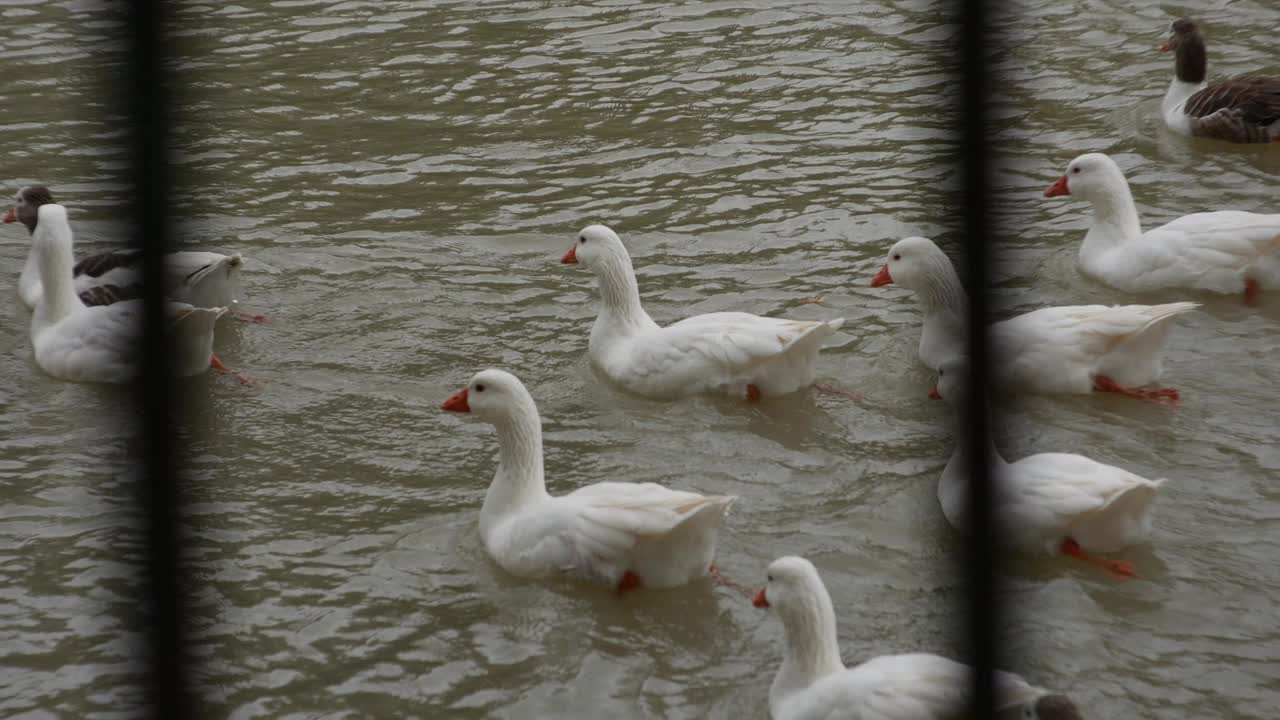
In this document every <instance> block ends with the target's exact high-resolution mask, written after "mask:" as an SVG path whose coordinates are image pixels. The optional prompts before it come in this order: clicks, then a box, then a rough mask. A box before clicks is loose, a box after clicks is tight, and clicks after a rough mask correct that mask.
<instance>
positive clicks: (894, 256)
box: [893, 253, 902, 260]
mask: <svg viewBox="0 0 1280 720" xmlns="http://www.w3.org/2000/svg"><path fill="white" fill-rule="evenodd" d="M893 259H894V260H901V259H902V253H894V254H893Z"/></svg>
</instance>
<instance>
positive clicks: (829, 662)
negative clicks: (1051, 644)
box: [754, 557, 1080, 720]
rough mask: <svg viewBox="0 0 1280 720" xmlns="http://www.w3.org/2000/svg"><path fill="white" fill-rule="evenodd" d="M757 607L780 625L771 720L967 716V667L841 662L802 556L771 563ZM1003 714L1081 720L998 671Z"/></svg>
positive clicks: (821, 594) (1065, 702) (826, 605)
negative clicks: (774, 613) (780, 646)
mask: <svg viewBox="0 0 1280 720" xmlns="http://www.w3.org/2000/svg"><path fill="white" fill-rule="evenodd" d="M768 577H769V580H768V584H767V585H766V586H765V588H764V589H763V590H761V591H760V592H759V593H757V594H756V596H755V600H754V604H755V606H756V607H767V608H773V609H774V610H776V611H777V613H778V617H779V619H780V620H782V627H783V633H784V654H783V660H782V666H781V667H780V668H779V669H778V672H777V675H775V676H774V679H773V684H772V685H771V686H770V688H769V713H770V716H771V717H772V718H773V720H943V719H944V718H948V719H949V718H954V717H963V716H965V715H966V712H965V711H966V709H967V703H968V702H969V690H970V688H971V686H972V682H973V680H972V678H971V671H970V669H969V667H968V666H967V665H964V664H962V663H958V662H956V661H954V660H949V659H947V658H944V657H941V656H939V655H932V654H929V653H908V654H903V655H884V656H880V657H876V658H873V659H871V660H868V661H866V662H864V663H862V664H860V665H857V666H855V667H851V668H850V667H845V665H844V663H843V661H841V659H840V649H839V646H838V640H837V636H836V617H835V610H834V608H833V607H832V604H831V596H830V595H829V594H828V593H827V589H826V586H825V585H824V584H823V583H822V578H821V577H819V575H818V571H817V570H816V569H815V568H814V567H813V565H812V564H811V563H810V562H809V561H808V560H805V559H803V558H799V557H784V558H779V559H778V560H775V561H774V562H773V563H771V564H770V565H769V576H768ZM996 704H997V707H998V709H999V710H1000V711H1001V713H1002V716H1003V714H1004V713H1006V712H1015V713H1017V714H1018V717H1021V718H1037V719H1038V720H1079V718H1080V714H1079V711H1078V710H1077V709H1076V707H1075V705H1074V704H1073V703H1072V702H1071V701H1070V700H1069V699H1068V698H1066V697H1065V696H1063V695H1058V694H1052V693H1050V692H1048V691H1046V690H1043V689H1041V688H1037V687H1035V686H1033V685H1031V684H1030V683H1028V682H1027V681H1026V680H1024V679H1023V678H1021V677H1019V676H1018V675H1015V674H1013V673H1008V672H998V673H997V674H996Z"/></svg>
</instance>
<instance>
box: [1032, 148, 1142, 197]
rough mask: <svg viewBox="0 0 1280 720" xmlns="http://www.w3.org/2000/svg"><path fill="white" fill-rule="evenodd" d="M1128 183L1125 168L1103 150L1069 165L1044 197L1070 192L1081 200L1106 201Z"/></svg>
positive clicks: (1087, 154)
mask: <svg viewBox="0 0 1280 720" xmlns="http://www.w3.org/2000/svg"><path fill="white" fill-rule="evenodd" d="M1127 187H1128V183H1127V181H1126V180H1125V179H1124V172H1122V171H1121V170H1120V166H1119V165H1117V164H1116V161H1115V160H1112V159H1111V158H1110V157H1109V156H1107V155H1105V154H1103V153H1086V154H1084V155H1081V156H1080V157H1078V158H1076V159H1075V160H1072V161H1071V164H1069V165H1067V172H1066V174H1064V175H1063V176H1062V177H1060V178H1058V181H1057V182H1055V183H1054V184H1052V185H1050V186H1049V187H1048V188H1047V189H1045V191H1044V196H1045V197H1058V196H1061V195H1071V196H1074V197H1078V198H1080V199H1081V200H1085V201H1088V202H1093V201H1095V200H1099V201H1105V200H1107V199H1108V198H1109V197H1111V196H1114V195H1115V194H1116V193H1117V192H1121V191H1122V190H1123V189H1125V188H1127Z"/></svg>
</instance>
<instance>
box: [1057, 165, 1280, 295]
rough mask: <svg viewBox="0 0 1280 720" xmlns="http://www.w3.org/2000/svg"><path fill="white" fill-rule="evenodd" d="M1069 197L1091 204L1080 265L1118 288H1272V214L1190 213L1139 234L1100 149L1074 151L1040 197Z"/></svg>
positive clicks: (1277, 253)
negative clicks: (1076, 154) (1082, 152)
mask: <svg viewBox="0 0 1280 720" xmlns="http://www.w3.org/2000/svg"><path fill="white" fill-rule="evenodd" d="M1060 195H1072V196H1075V197H1078V198H1080V199H1081V200H1085V201H1087V202H1088V203H1089V204H1090V205H1092V206H1093V224H1092V225H1091V226H1090V227H1089V232H1088V233H1086V234H1085V236H1084V243H1083V244H1082V245H1081V246H1080V267H1081V269H1082V270H1083V271H1084V272H1085V273H1086V274H1088V275H1091V276H1093V277H1095V278H1097V279H1099V280H1101V281H1103V282H1105V283H1107V284H1108V285H1111V286H1112V287H1116V288H1119V289H1121V290H1124V291H1125V292H1135V293H1136V292H1147V291H1151V290H1159V289H1161V288H1194V289H1197V290H1208V291H1211V292H1216V293H1224V294H1232V293H1237V292H1241V291H1243V292H1244V300H1245V302H1246V303H1248V304H1250V305H1252V304H1255V303H1257V301H1258V295H1259V294H1260V293H1261V292H1262V289H1263V287H1266V286H1271V287H1277V286H1280V214H1271V215H1263V214H1260V213H1251V212H1242V211H1239V210H1218V211H1215V212H1204V213H1195V214H1194V215H1186V216H1184V217H1180V218H1178V219H1177V220H1174V221H1173V222H1171V223H1168V224H1167V225H1161V226H1160V227H1158V228H1155V229H1153V230H1148V231H1147V232H1145V233H1144V232H1142V225H1141V224H1140V223H1139V221H1138V208H1137V206H1136V205H1134V203H1133V195H1132V194H1131V193H1130V192H1129V183H1128V181H1127V180H1125V177H1124V173H1123V172H1121V171H1120V167H1119V166H1118V165H1116V163H1115V161H1114V160H1112V159H1111V158H1110V157H1108V156H1106V155H1104V154H1102V153H1088V154H1086V155H1081V156H1080V157H1078V158H1076V159H1075V160H1072V161H1071V164H1070V165H1068V166H1067V173H1066V174H1065V175H1063V176H1062V177H1061V178H1059V179H1058V181H1057V182H1055V183H1054V184H1053V185H1050V186H1049V188H1048V189H1046V190H1045V191H1044V196H1045V197H1057V196H1060Z"/></svg>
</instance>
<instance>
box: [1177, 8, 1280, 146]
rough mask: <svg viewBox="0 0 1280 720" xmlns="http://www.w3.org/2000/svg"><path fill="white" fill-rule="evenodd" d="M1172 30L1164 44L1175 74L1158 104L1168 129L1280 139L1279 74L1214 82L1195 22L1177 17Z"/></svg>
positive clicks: (1256, 140)
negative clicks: (1209, 80) (1208, 76)
mask: <svg viewBox="0 0 1280 720" xmlns="http://www.w3.org/2000/svg"><path fill="white" fill-rule="evenodd" d="M1170 32H1171V35H1170V37H1169V40H1168V42H1166V43H1164V44H1163V45H1161V46H1160V49H1161V50H1163V51H1169V50H1172V51H1173V53H1174V57H1175V63H1174V75H1173V80H1172V81H1170V83H1169V90H1168V91H1167V92H1166V93H1165V96H1164V100H1163V101H1162V102H1161V104H1160V111H1161V114H1162V115H1163V117H1164V122H1165V125H1166V126H1168V127H1169V129H1171V130H1174V131H1175V132H1179V133H1182V134H1184V135H1194V136H1196V137H1207V138H1215V139H1218V140H1227V141H1230V142H1236V143H1267V142H1273V141H1275V140H1277V139H1280V77H1264V76H1257V75H1253V76H1242V77H1235V78H1229V79H1227V80H1221V81H1219V82H1216V83H1214V84H1212V85H1210V84H1208V83H1207V82H1206V81H1205V77H1206V69H1207V68H1206V65H1207V52H1206V50H1205V44H1204V38H1203V37H1201V35H1200V30H1199V29H1198V28H1197V27H1196V25H1195V23H1193V22H1191V20H1188V19H1187V18H1181V19H1178V20H1175V21H1174V22H1173V25H1172V27H1171V28H1170Z"/></svg>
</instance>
